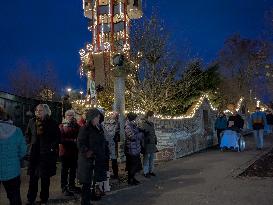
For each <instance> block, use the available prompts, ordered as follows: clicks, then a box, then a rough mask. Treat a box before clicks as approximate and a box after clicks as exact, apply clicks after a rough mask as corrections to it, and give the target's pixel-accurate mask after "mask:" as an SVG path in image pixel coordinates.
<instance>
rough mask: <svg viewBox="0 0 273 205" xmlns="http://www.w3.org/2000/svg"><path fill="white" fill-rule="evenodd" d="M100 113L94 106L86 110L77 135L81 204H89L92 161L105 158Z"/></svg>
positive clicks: (92, 173)
mask: <svg viewBox="0 0 273 205" xmlns="http://www.w3.org/2000/svg"><path fill="white" fill-rule="evenodd" d="M100 115H101V113H100V111H99V110H98V109H96V108H93V109H90V110H88V111H87V113H86V124H85V125H84V126H83V127H81V128H80V132H79V136H78V149H79V155H78V179H79V182H80V183H81V184H82V199H81V204H82V205H90V204H91V186H92V183H93V178H94V176H93V175H94V162H95V161H96V163H97V162H99V161H103V160H105V144H104V143H103V142H104V140H101V139H103V138H104V135H103V132H102V131H101V130H100V129H99V123H100ZM95 166H96V165H95Z"/></svg>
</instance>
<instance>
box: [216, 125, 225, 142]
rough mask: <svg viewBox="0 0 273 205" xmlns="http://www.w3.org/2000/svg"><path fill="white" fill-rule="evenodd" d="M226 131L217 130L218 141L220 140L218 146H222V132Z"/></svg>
mask: <svg viewBox="0 0 273 205" xmlns="http://www.w3.org/2000/svg"><path fill="white" fill-rule="evenodd" d="M224 130H225V129H217V139H218V145H219V146H220V144H221V132H223V131H224Z"/></svg>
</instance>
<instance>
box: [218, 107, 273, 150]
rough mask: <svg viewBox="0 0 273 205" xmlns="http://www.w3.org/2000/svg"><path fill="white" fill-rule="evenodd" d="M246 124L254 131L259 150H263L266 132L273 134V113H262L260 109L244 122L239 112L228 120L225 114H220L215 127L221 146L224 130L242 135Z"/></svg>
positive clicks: (269, 111) (257, 108) (268, 111)
mask: <svg viewBox="0 0 273 205" xmlns="http://www.w3.org/2000/svg"><path fill="white" fill-rule="evenodd" d="M245 124H246V126H245V127H247V128H249V129H251V130H253V134H254V138H255V141H256V148H257V150H262V148H263V146H264V140H263V138H264V133H265V131H266V132H267V133H272V129H273V113H272V111H271V110H267V111H266V112H262V111H261V109H260V107H256V110H255V112H253V113H252V114H251V115H250V116H249V118H248V119H246V120H244V119H243V118H242V116H241V115H240V114H239V113H238V112H234V113H233V114H232V115H231V116H229V118H228V119H227V117H226V115H225V114H224V113H223V112H220V113H219V115H218V117H217V119H216V121H215V126H214V127H215V130H216V131H217V139H218V144H219V146H220V143H221V134H222V133H223V131H224V130H227V129H231V130H233V131H236V132H238V133H241V131H242V129H243V128H244V125H245Z"/></svg>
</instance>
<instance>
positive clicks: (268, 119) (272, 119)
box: [266, 113, 273, 125]
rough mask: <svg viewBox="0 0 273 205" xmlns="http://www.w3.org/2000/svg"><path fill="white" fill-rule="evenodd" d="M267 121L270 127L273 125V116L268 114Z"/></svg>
mask: <svg viewBox="0 0 273 205" xmlns="http://www.w3.org/2000/svg"><path fill="white" fill-rule="evenodd" d="M266 121H267V124H268V125H273V114H271V113H270V114H267V115H266Z"/></svg>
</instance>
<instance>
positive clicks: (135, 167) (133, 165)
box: [126, 155, 141, 182]
mask: <svg viewBox="0 0 273 205" xmlns="http://www.w3.org/2000/svg"><path fill="white" fill-rule="evenodd" d="M126 169H127V171H128V182H131V181H132V180H134V179H135V174H136V173H137V172H139V171H140V170H141V159H140V156H132V155H126Z"/></svg>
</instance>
